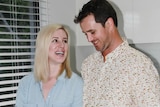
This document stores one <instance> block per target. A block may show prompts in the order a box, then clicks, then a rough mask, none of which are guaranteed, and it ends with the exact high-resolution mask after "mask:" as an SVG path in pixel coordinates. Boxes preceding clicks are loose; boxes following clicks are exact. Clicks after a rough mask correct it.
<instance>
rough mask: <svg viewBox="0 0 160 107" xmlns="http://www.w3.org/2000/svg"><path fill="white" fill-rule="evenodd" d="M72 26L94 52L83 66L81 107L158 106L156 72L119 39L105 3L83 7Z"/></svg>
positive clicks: (111, 10) (93, 1)
mask: <svg viewBox="0 0 160 107" xmlns="http://www.w3.org/2000/svg"><path fill="white" fill-rule="evenodd" d="M74 22H75V23H80V27H81V29H82V32H83V33H84V34H85V35H86V37H87V39H88V41H89V42H91V43H92V44H93V45H94V47H95V48H96V50H97V52H95V53H93V54H91V55H90V56H88V57H87V58H86V59H85V60H84V62H83V63H82V71H81V73H82V77H83V79H84V89H83V90H84V96H83V103H84V104H83V105H84V107H153V106H154V107H159V106H160V83H159V75H158V71H157V69H156V68H155V66H154V65H153V62H152V61H151V60H150V58H149V57H147V56H146V55H144V54H143V53H142V52H140V51H138V50H136V49H134V48H132V47H130V46H129V44H128V42H127V40H125V39H122V38H121V36H120V34H119V32H118V30H117V25H118V24H117V23H118V21H117V16H116V12H115V10H114V8H113V7H112V6H111V4H110V3H109V2H108V1H106V0H91V1H89V2H88V3H86V4H84V6H83V8H82V10H81V11H80V12H79V14H78V16H76V17H75V19H74Z"/></svg>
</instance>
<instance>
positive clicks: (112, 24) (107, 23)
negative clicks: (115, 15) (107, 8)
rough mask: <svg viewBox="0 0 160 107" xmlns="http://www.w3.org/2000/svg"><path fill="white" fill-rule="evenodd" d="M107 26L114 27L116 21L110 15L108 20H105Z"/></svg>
mask: <svg viewBox="0 0 160 107" xmlns="http://www.w3.org/2000/svg"><path fill="white" fill-rule="evenodd" d="M105 27H106V28H108V29H110V28H111V29H112V28H113V27H114V22H113V19H112V18H111V17H110V18H108V19H107V21H106V22H105Z"/></svg>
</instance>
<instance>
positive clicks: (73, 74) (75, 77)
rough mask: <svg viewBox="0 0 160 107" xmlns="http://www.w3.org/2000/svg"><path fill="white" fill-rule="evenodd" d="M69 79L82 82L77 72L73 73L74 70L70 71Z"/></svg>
mask: <svg viewBox="0 0 160 107" xmlns="http://www.w3.org/2000/svg"><path fill="white" fill-rule="evenodd" d="M71 80H73V81H75V82H80V83H81V82H82V83H83V79H82V77H81V76H80V75H79V74H78V73H75V72H72V76H71Z"/></svg>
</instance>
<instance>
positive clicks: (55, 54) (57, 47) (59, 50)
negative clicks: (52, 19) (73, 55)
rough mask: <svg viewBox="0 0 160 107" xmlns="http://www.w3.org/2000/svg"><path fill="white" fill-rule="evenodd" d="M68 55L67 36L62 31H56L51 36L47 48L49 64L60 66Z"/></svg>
mask: <svg viewBox="0 0 160 107" xmlns="http://www.w3.org/2000/svg"><path fill="white" fill-rule="evenodd" d="M67 54H68V36H67V34H66V32H65V31H64V30H63V29H58V30H57V31H55V32H54V33H53V35H52V42H51V43H50V46H49V55H48V57H49V63H53V64H61V63H63V62H64V61H65V59H66V57H67Z"/></svg>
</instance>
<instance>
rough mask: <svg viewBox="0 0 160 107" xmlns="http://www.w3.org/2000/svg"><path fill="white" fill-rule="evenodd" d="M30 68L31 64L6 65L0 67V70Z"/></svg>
mask: <svg viewBox="0 0 160 107" xmlns="http://www.w3.org/2000/svg"><path fill="white" fill-rule="evenodd" d="M29 68H30V69H32V68H33V65H30V66H7V67H0V70H15V69H29Z"/></svg>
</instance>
